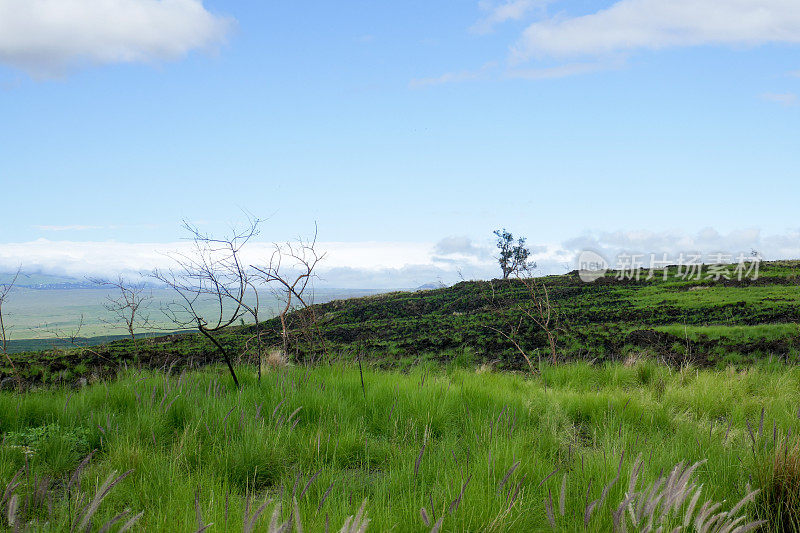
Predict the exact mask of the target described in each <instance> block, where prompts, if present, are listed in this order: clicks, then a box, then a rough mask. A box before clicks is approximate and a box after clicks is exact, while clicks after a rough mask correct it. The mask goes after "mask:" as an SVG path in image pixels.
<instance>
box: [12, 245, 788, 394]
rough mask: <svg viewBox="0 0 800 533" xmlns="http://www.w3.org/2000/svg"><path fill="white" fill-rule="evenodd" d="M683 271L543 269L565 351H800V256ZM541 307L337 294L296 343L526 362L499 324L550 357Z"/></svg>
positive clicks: (608, 355) (53, 370)
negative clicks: (705, 275) (750, 268)
mask: <svg viewBox="0 0 800 533" xmlns="http://www.w3.org/2000/svg"><path fill="white" fill-rule="evenodd" d="M675 274H676V272H675V271H674V269H673V270H671V271H670V273H669V277H668V279H667V280H666V281H665V280H662V279H661V278H660V276H658V277H657V278H656V279H653V280H649V281H645V280H640V281H634V280H618V279H615V277H614V275H613V274H612V273H609V274H608V275H607V276H606V277H604V278H601V279H599V280H597V281H595V282H593V283H584V282H582V281H581V280H580V279H579V278H578V276H577V274H576V273H570V274H565V275H560V276H549V277H545V278H540V280H541V281H542V282H543V283H544V284H546V286H547V287H548V289H549V294H550V298H551V301H552V305H553V310H554V312H555V313H557V314H558V316H559V317H560V318H559V324H560V328H559V329H558V331H557V341H558V351H559V356H560V357H561V358H563V359H588V360H612V359H619V358H624V357H626V356H627V355H628V354H629V353H630V352H632V351H646V352H648V353H650V354H652V355H654V356H657V357H659V358H662V359H663V360H664V361H666V362H670V363H680V362H683V361H690V362H693V363H695V364H700V365H723V366H724V365H725V364H729V363H734V364H739V363H749V362H752V361H755V360H758V359H765V358H767V359H769V358H779V359H782V360H789V361H797V359H798V354H800V336H799V335H798V333H799V332H798V328H797V326H796V325H797V324H798V323H799V322H800V262H787V261H784V262H772V263H764V264H762V266H761V270H760V277H759V278H758V279H757V280H742V281H738V280H724V279H722V280H719V281H713V280H701V281H698V280H682V279H680V278H678V277H677V276H676V275H675ZM530 305H531V300H530V297H529V294H528V292H527V291H526V290H525V287H524V286H523V285H522V283H520V282H519V281H512V280H507V281H502V280H494V281H475V282H462V283H459V284H456V285H454V286H452V287H448V288H442V289H436V290H426V291H417V292H395V293H389V294H382V295H376V296H368V297H363V298H353V299H348V300H336V301H331V302H328V303H323V304H319V305H316V306H314V314H315V316H316V317H317V322H316V324H317V329H315V330H314V335H313V337H312V338H313V342H314V345H313V346H311V345H310V343H309V342H308V339H309V337H308V336H307V335H306V334H304V331H303V328H302V327H300V325H301V322H302V321H301V320H300V318H301V317H300V316H299V315H295V316H294V317H293V319H292V320H291V321H290V323H291V326H292V331H291V334H290V339H291V343H290V344H291V347H292V354H293V357H295V358H298V359H307V358H310V357H312V356H313V357H328V358H341V357H345V358H346V357H352V354H353V353H356V352H361V353H362V354H363V355H364V356H365V357H372V358H379V359H380V360H381V361H382V363H383V364H384V365H385V366H398V365H400V366H402V365H406V364H409V363H412V362H414V361H418V360H420V359H426V358H445V359H447V358H452V357H469V358H475V359H476V360H479V361H497V362H498V363H499V365H500V366H502V367H505V368H511V369H515V368H524V367H525V366H526V364H525V361H524V359H523V357H522V356H521V355H520V354H519V353H518V352H517V351H516V350H515V349H514V347H513V346H512V344H511V343H510V342H509V341H508V340H507V339H506V338H504V337H503V336H502V335H501V334H500V333H498V332H497V330H500V331H504V332H510V330H511V328H512V327H515V326H519V331H518V335H517V337H516V339H517V341H518V342H519V344H520V346H521V347H522V348H523V349H524V350H525V351H526V352H527V353H528V354H529V355H530V357H531V358H532V359H533V360H534V361H536V360H538V358H539V356H541V357H542V358H547V357H548V350H547V342H546V337H545V335H544V333H543V332H542V330H541V329H540V328H539V327H538V326H537V325H536V324H534V323H533V322H532V321H531V320H522V321H520V318H521V317H522V316H523V315H522V311H523V310H524V309H525V308H526V307H528V306H530ZM262 331H263V332H265V343H266V344H267V345H271V346H279V345H280V343H281V337H280V323H279V321H278V320H277V319H273V320H270V321H267V322H265V323H264V324H263V325H262ZM253 332H254V327H253V326H245V327H237V328H232V329H230V330H229V331H228V332H225V333H224V334H223V335H222V336H221V341H222V342H223V343H224V344H225V346H227V347H228V349H230V351H231V352H232V353H233V354H234V355H236V356H243V357H248V356H249V352H248V351H247V350H246V349H245V342H246V340H247V339H248V338H249V337H250V336H251V335H252V334H253ZM305 333H307V332H305ZM317 333H319V334H320V335H321V336H322V338H323V339H324V346H325V350H323V348H322V344H323V343H321V342H320V340H319V336H318V335H317ZM323 351H324V352H325V353H324V354H323V353H322V352H323ZM312 352H313V353H312ZM348 354H350V355H348ZM13 359H14V361H17V362H18V365H19V366H20V367H23V368H25V370H26V375H27V376H30V377H31V378H32V380H33V381H57V380H60V379H70V375H66V376H65V374H64V373H65V372H66V373H68V374H69V373H72V372H73V370H74V369H75V368H76V367H77V368H78V369H79V370H85V369H87V368H88V369H92V368H94V369H99V370H98V371H100V370H102V368H106V367H113V366H114V364H115V363H119V362H121V361H123V362H126V363H135V362H137V361H138V362H142V363H144V364H146V365H150V366H161V365H169V364H171V363H172V362H173V361H178V362H179V363H180V364H182V363H185V362H189V361H191V362H195V363H204V362H208V361H214V360H215V359H216V355H215V354H214V352H213V350H212V347H211V346H210V345H209V344H208V342H207V341H205V340H204V339H202V338H201V337H199V336H197V335H188V336H171V337H165V338H160V339H155V340H146V341H142V342H139V343H137V344H133V343H131V342H129V341H118V342H114V343H110V344H108V345H105V346H102V347H96V348H93V349H92V350H83V351H80V350H71V351H66V352H64V351H50V352H44V353H21V354H16V355H14V356H13ZM3 364H5V366H4V367H2V368H0V372H2V373H4V374H5V375H9V373H10V366H9V365H8V364H7V363H3Z"/></svg>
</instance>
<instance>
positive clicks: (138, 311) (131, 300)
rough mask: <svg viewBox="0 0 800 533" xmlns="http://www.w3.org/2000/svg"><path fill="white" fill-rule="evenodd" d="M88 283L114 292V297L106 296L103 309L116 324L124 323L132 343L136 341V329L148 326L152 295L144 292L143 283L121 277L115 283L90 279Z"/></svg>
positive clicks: (144, 285)
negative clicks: (108, 288)
mask: <svg viewBox="0 0 800 533" xmlns="http://www.w3.org/2000/svg"><path fill="white" fill-rule="evenodd" d="M89 281H91V282H92V283H95V284H97V285H100V286H104V287H110V288H112V289H113V290H114V293H115V294H114V295H108V296H106V302H105V303H104V304H103V307H105V309H106V311H108V312H109V313H111V315H112V316H113V317H114V319H116V321H117V322H124V323H125V328H126V329H127V330H128V335H130V337H131V340H132V341H135V340H136V330H137V329H139V330H141V329H143V328H146V327H148V326H150V314H149V304H150V302H151V300H152V299H153V295H152V294H151V293H147V292H145V291H146V288H147V286H146V284H145V283H144V282H138V283H134V282H129V281H127V280H126V279H125V278H124V277H123V276H122V275H120V276H118V277H117V280H116V281H110V280H105V279H100V278H90V279H89Z"/></svg>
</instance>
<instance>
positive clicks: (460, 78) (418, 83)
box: [408, 61, 497, 89]
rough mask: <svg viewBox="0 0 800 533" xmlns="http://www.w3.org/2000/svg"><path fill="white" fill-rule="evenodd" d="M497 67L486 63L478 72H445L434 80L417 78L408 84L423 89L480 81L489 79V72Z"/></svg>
mask: <svg viewBox="0 0 800 533" xmlns="http://www.w3.org/2000/svg"><path fill="white" fill-rule="evenodd" d="M496 66H497V63H496V62H494V61H491V62H489V63H486V64H485V65H483V66H482V67H481V68H480V69H478V70H462V71H460V72H445V73H444V74H442V75H441V76H435V77H432V78H415V79H413V80H411V81H410V82H409V84H408V86H409V87H411V88H412V89H419V88H422V87H430V86H433V85H444V84H446V83H460V82H464V81H474V80H480V79H484V78H486V77H487V75H488V73H489V71H490V70H491V69H493V68H494V67H496Z"/></svg>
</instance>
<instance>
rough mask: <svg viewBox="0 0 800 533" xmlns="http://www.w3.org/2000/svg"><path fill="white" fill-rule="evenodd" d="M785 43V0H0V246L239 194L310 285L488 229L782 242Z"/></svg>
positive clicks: (235, 199)
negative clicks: (303, 267) (308, 248)
mask: <svg viewBox="0 0 800 533" xmlns="http://www.w3.org/2000/svg"><path fill="white" fill-rule="evenodd" d="M798 52H800V3H798V2H797V1H796V0H701V1H698V0H616V1H613V0H612V1H591V2H589V1H585V0H563V1H547V0H506V1H503V0H500V1H492V0H474V1H471V0H460V1H458V2H455V1H444V0H442V1H436V2H430V1H424V2H423V1H415V0H409V1H405V2H375V1H363V2H359V1H345V2H309V1H296V2H272V1H239V2H222V1H203V2H201V1H200V0H0V269H3V268H6V269H9V268H14V267H15V266H16V265H19V264H22V265H23V268H25V269H29V270H32V269H38V270H42V271H52V272H57V273H68V274H72V275H76V274H81V273H91V274H96V273H111V272H114V271H122V270H125V271H132V270H143V269H144V270H147V269H150V268H153V267H156V266H163V263H164V261H165V260H166V259H165V253H168V252H169V251H170V250H175V249H178V248H179V247H180V246H181V245H182V244H181V239H183V238H184V237H186V234H185V232H183V231H182V230H181V220H184V219H185V220H189V221H191V222H193V223H195V224H197V225H198V226H199V227H201V228H203V230H204V231H208V232H211V233H214V234H222V233H225V231H227V229H228V228H229V226H230V225H231V224H236V223H238V222H241V221H242V220H243V219H244V218H245V217H246V214H248V213H249V214H252V215H255V216H258V217H260V218H263V219H264V222H263V224H262V226H261V233H260V235H259V238H258V239H259V241H260V244H259V246H261V248H259V249H264V250H266V249H268V248H269V243H270V242H274V241H278V242H281V241H286V240H291V239H293V238H295V237H298V236H304V237H308V236H310V235H312V234H313V232H314V227H315V224H316V225H317V227H318V239H319V241H320V245H321V246H323V247H324V248H325V249H327V250H328V251H329V255H328V261H327V266H325V267H324V269H327V276H326V277H327V280H326V282H327V283H328V284H330V285H333V286H346V285H347V286H393V287H400V286H402V287H405V286H413V285H414V284H417V283H419V284H422V283H428V282H433V281H437V280H442V281H444V282H448V283H449V282H452V281H455V280H457V279H459V278H461V277H467V278H472V277H476V278H477V277H488V276H492V275H497V272H496V271H497V270H498V269H497V267H496V264H495V261H494V259H493V257H492V254H493V249H492V247H493V236H492V231H493V230H495V229H498V228H501V227H505V228H508V229H509V230H510V231H512V232H513V233H514V234H515V235H522V236H525V237H526V238H527V242H528V243H529V244H530V245H531V247H532V251H533V252H534V257H535V258H536V259H537V260H538V262H539V264H540V266H541V268H542V269H543V270H544V271H548V272H557V271H564V270H568V269H571V268H574V258H575V256H576V253H577V252H578V251H580V250H582V249H584V248H589V249H593V250H597V251H600V252H601V253H604V254H606V255H610V256H613V255H614V254H617V253H619V252H620V251H621V250H638V251H642V252H646V253H650V252H653V253H662V252H664V253H666V252H669V253H679V252H681V251H693V250H703V251H704V252H712V251H725V252H729V253H731V254H735V253H739V252H749V251H751V250H752V249H757V250H758V251H759V252H761V253H762V255H763V256H764V257H765V258H766V259H779V258H791V257H800V220H799V219H798V218H797V216H796V213H797V203H798V200H800V184H798V178H800V171H798V168H800V165H798V163H800V99H798V95H799V94H800V54H798ZM611 262H612V263H613V259H611Z"/></svg>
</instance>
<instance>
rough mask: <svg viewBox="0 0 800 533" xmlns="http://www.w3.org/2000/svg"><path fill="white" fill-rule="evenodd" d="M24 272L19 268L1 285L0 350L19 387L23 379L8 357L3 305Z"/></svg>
mask: <svg viewBox="0 0 800 533" xmlns="http://www.w3.org/2000/svg"><path fill="white" fill-rule="evenodd" d="M21 271H22V267H21V266H20V267H18V268H17V271H16V272H15V273H14V277H12V278H11V281H10V282H9V283H3V284H0V349H2V351H3V355H4V356H5V358H6V360H7V361H8V364H10V365H11V369H12V370H13V371H14V374H15V375H16V376H17V381H18V382H19V385H20V386H21V385H22V381H21V378H20V376H19V373H18V372H17V367H16V366H14V362H13V361H12V360H11V357H10V356H9V355H8V332H7V330H6V324H5V321H4V320H3V304H4V303H5V301H6V297H7V296H8V295H9V293H10V292H11V290H12V289H13V288H14V285H15V284H16V283H17V278H19V274H20V272H21Z"/></svg>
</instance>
